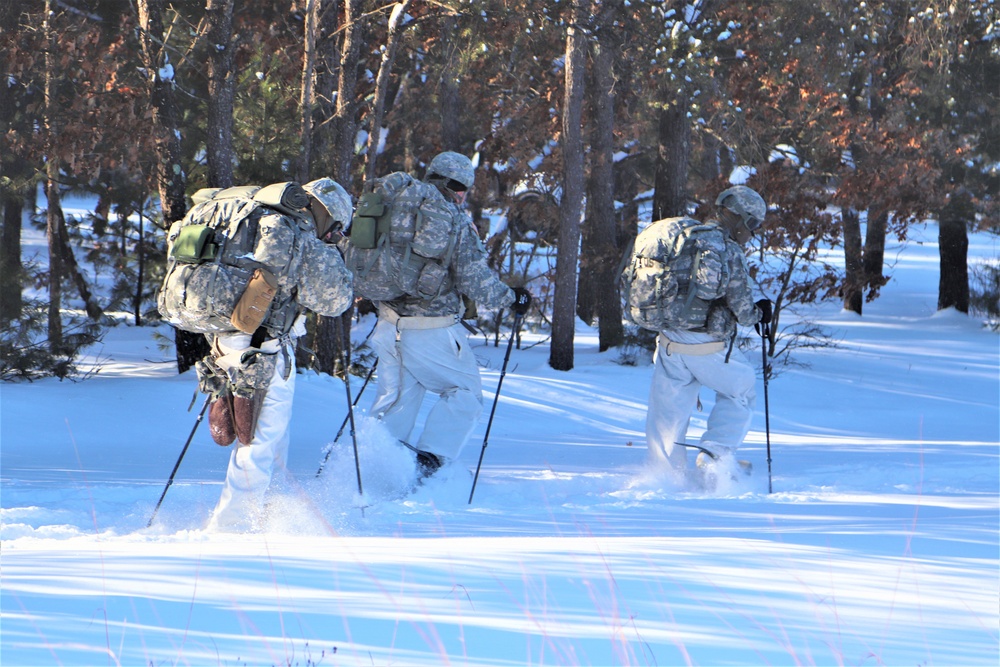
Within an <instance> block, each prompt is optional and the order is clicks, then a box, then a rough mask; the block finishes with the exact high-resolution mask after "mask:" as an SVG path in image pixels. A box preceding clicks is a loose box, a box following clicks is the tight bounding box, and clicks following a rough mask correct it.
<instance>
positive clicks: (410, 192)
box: [341, 172, 460, 301]
mask: <svg viewBox="0 0 1000 667" xmlns="http://www.w3.org/2000/svg"><path fill="white" fill-rule="evenodd" d="M459 223H460V218H459V216H456V215H455V209H454V207H453V206H451V205H449V204H448V203H447V201H446V200H445V199H444V197H443V196H442V195H441V193H440V192H438V189H437V188H436V187H434V186H433V185H431V184H429V183H424V182H422V181H418V180H416V179H414V178H413V177H412V176H410V175H408V174H405V173H402V172H397V173H394V174H389V175H388V176H385V177H383V178H380V179H378V180H376V181H375V184H374V187H373V188H372V191H371V192H368V193H365V194H364V195H362V196H361V198H360V199H359V201H358V205H357V208H356V210H355V212H354V218H353V220H352V222H351V230H350V236H349V237H348V238H347V239H346V240H345V242H344V243H342V244H341V249H342V250H343V251H344V262H345V263H346V264H347V267H348V268H349V269H350V270H351V273H352V274H353V276H354V292H355V294H357V295H358V296H362V297H364V298H366V299H371V300H372V301H391V300H392V299H397V298H399V297H401V296H404V295H410V296H416V297H419V298H421V299H433V298H434V297H436V296H438V295H439V294H441V293H442V292H443V291H444V290H445V288H446V287H447V285H448V280H449V278H448V266H449V264H450V262H451V257H452V254H453V253H454V250H455V244H456V241H457V238H458V229H459Z"/></svg>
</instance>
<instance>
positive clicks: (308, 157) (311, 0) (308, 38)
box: [295, 0, 320, 183]
mask: <svg viewBox="0 0 1000 667" xmlns="http://www.w3.org/2000/svg"><path fill="white" fill-rule="evenodd" d="M319 6H320V0H306V9H305V12H306V23H305V28H304V31H305V35H304V41H305V44H304V45H303V50H302V92H301V94H300V95H299V114H300V120H299V143H300V144H302V152H301V154H300V155H299V164H298V167H297V169H296V171H295V178H296V179H297V180H298V181H299V182H300V183H306V182H308V181H309V180H310V178H309V167H310V164H311V162H312V115H313V106H314V105H315V104H316V95H315V87H314V84H315V80H314V77H315V74H316V33H317V32H318V31H319Z"/></svg>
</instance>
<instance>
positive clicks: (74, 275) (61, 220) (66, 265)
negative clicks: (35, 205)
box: [49, 188, 103, 320]
mask: <svg viewBox="0 0 1000 667" xmlns="http://www.w3.org/2000/svg"><path fill="white" fill-rule="evenodd" d="M60 200H61V198H60V197H59V191H58V188H57V189H56V195H55V199H54V200H50V201H49V209H50V210H52V211H54V212H55V215H56V218H58V220H57V222H56V231H57V233H58V235H59V256H60V258H61V264H62V269H61V271H62V274H63V275H64V276H69V277H70V278H71V279H72V280H73V284H74V285H76V289H77V291H78V292H79V293H80V298H81V299H82V300H83V303H84V309H85V310H86V311H87V317H89V318H90V319H92V320H97V319H98V318H100V316H101V315H102V312H103V311H102V310H101V308H100V306H98V305H97V303H96V302H95V301H94V297H93V295H92V294H91V292H90V285H88V284H87V279H86V278H84V277H83V272H82V271H80V266H79V264H77V263H76V256H75V255H74V254H73V247H72V245H70V241H69V232H68V231H66V216H65V215H64V214H63V210H62V203H61V201H60Z"/></svg>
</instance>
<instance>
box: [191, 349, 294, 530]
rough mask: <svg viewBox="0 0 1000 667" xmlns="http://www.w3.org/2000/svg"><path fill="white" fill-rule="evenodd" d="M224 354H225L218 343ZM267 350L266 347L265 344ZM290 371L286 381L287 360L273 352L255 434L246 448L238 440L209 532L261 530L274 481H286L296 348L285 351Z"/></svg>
mask: <svg viewBox="0 0 1000 667" xmlns="http://www.w3.org/2000/svg"><path fill="white" fill-rule="evenodd" d="M220 347H221V348H222V351H223V352H228V351H229V350H227V349H226V347H225V345H224V344H221V343H220ZM264 347H265V349H266V348H267V347H268V343H265V346H264ZM287 352H288V355H287V360H288V362H289V365H290V366H291V368H290V369H289V370H290V372H289V373H288V379H287V380H285V379H284V370H285V361H286V355H285V354H283V353H282V352H281V351H280V348H279V350H278V352H277V360H276V361H277V363H276V364H275V367H274V375H273V377H272V378H271V384H270V386H269V387H268V389H267V395H266V396H265V397H264V405H263V406H262V407H261V411H260V416H259V417H258V418H257V430H256V431H255V432H254V437H253V440H252V441H251V442H250V444H249V445H241V444H240V443H239V441H238V440H237V441H236V442H235V443H234V444H233V445H232V447H233V451H232V454H231V455H230V457H229V468H228V469H227V470H226V481H225V482H224V483H223V485H222V495H221V496H220V498H219V503H218V505H216V507H215V510H214V511H213V512H212V517H211V518H210V519H209V522H208V529H209V530H222V531H228V532H246V531H251V530H257V529H259V528H261V523H262V520H263V513H264V496H265V494H266V493H267V490H268V487H269V486H270V485H271V479H272V477H273V476H274V475H279V476H281V477H284V476H286V475H287V469H286V467H285V461H286V456H287V453H288V442H289V437H288V424H289V422H290V421H291V418H292V398H293V396H294V394H295V348H294V345H292V344H291V343H289V344H288V347H287Z"/></svg>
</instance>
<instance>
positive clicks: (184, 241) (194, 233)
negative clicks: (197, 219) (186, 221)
mask: <svg viewBox="0 0 1000 667" xmlns="http://www.w3.org/2000/svg"><path fill="white" fill-rule="evenodd" d="M214 240H215V230H213V229H212V228H211V227H209V226H208V225H188V226H187V227H184V228H183V229H181V231H180V233H179V234H178V235H177V238H176V239H175V240H174V245H173V246H172V247H171V249H170V257H171V259H174V260H176V261H178V262H184V263H187V264H197V263H198V262H205V261H208V260H211V259H215V251H216V249H217V246H216V245H215V243H214Z"/></svg>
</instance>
